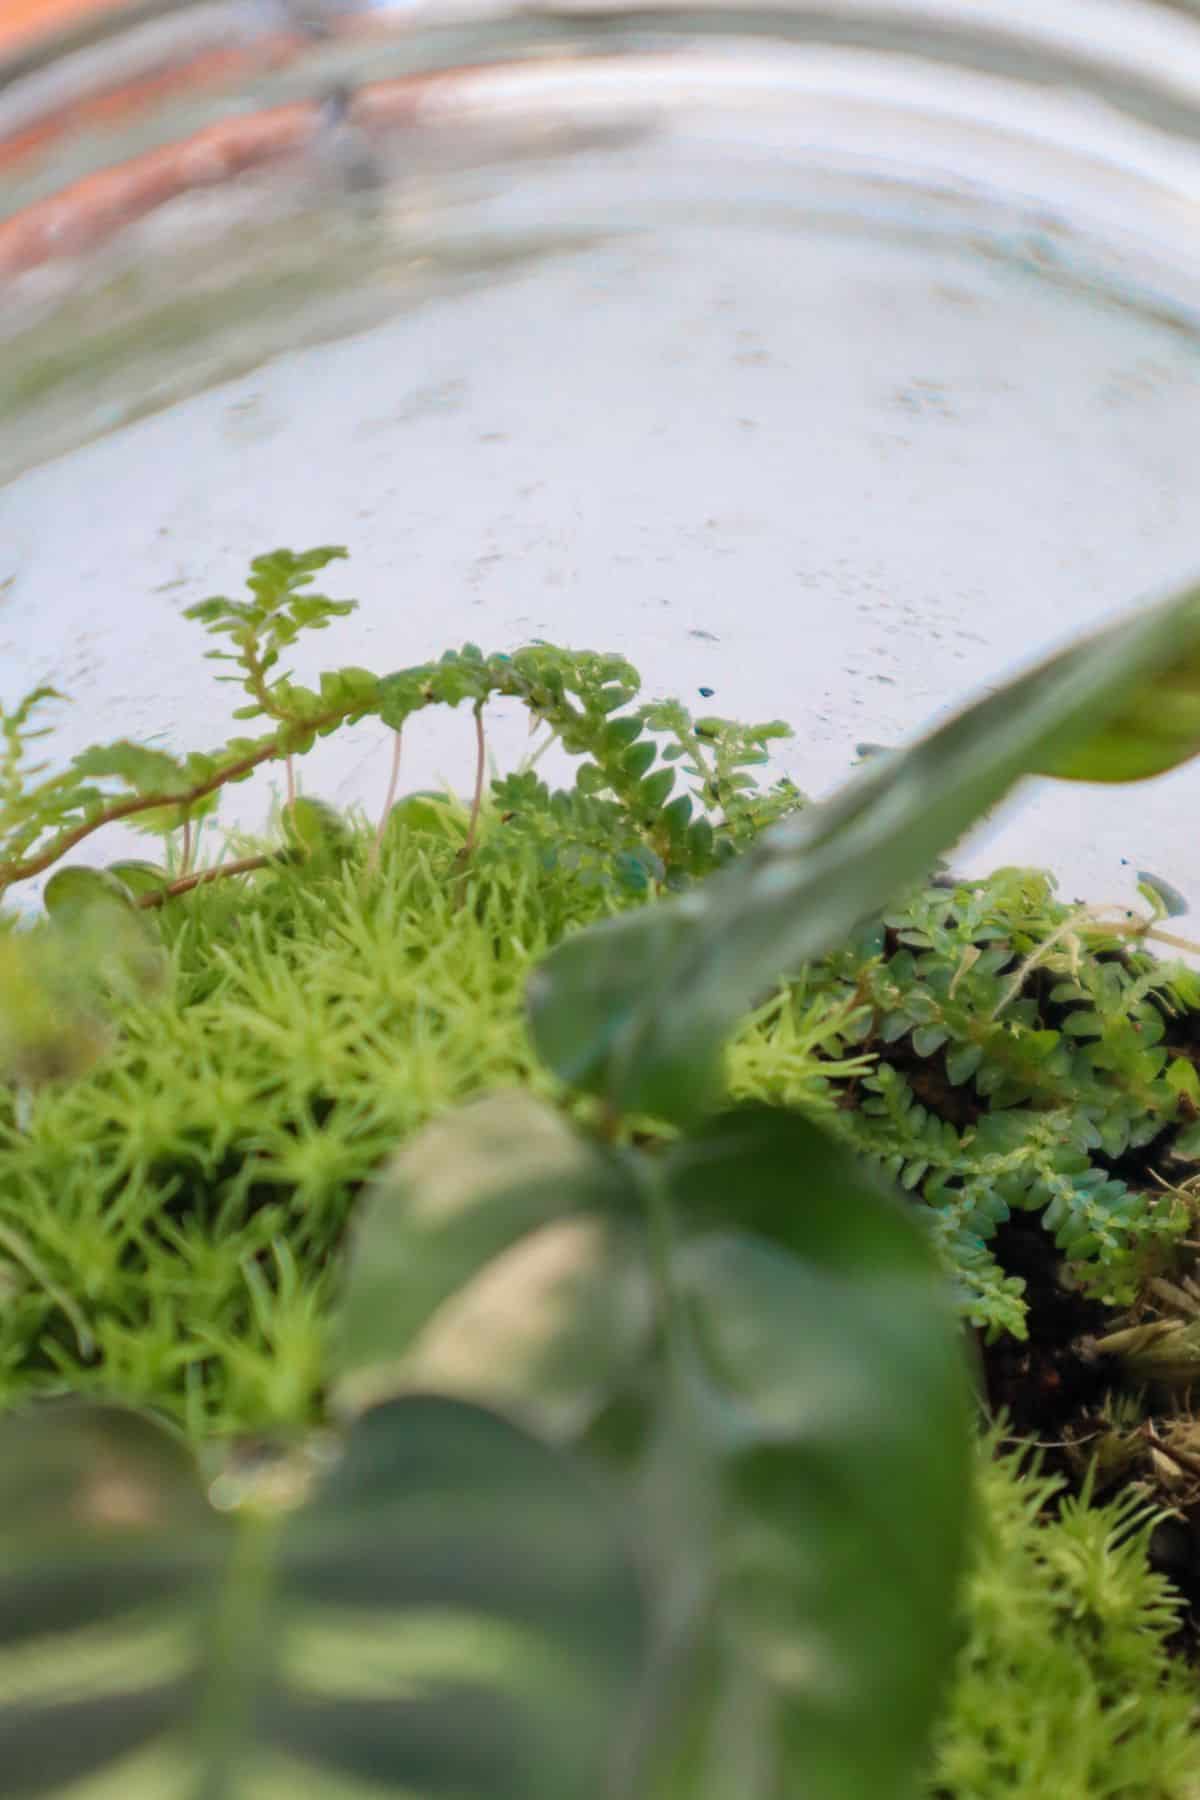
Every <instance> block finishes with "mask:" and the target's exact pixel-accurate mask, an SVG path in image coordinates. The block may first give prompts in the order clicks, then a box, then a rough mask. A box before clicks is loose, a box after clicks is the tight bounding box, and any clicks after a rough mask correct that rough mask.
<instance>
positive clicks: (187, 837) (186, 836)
mask: <svg viewBox="0 0 1200 1800" xmlns="http://www.w3.org/2000/svg"><path fill="white" fill-rule="evenodd" d="M191 870H192V815H191V813H187V814H185V815H184V820H183V848H182V850H181V851H180V853H179V873H180V874H181V875H190V874H191Z"/></svg>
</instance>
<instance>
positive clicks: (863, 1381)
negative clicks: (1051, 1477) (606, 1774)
mask: <svg viewBox="0 0 1200 1800" xmlns="http://www.w3.org/2000/svg"><path fill="white" fill-rule="evenodd" d="M665 1186H666V1191H667V1193H668V1195H669V1196H670V1198H671V1200H672V1202H673V1211H674V1214H675V1216H676V1219H677V1221H678V1225H679V1228H680V1230H681V1231H688V1232H689V1236H688V1237H687V1239H686V1240H685V1241H683V1242H681V1243H680V1245H679V1247H678V1249H677V1251H676V1254H675V1256H674V1257H673V1259H672V1270H671V1285H672V1290H673V1295H674V1305H675V1308H676V1317H677V1319H678V1320H679V1321H681V1323H682V1328H683V1332H684V1342H683V1346H682V1349H683V1359H684V1361H683V1366H684V1372H685V1385H686V1393H687V1397H688V1400H689V1402H690V1411H691V1416H692V1421H693V1425H692V1428H693V1431H694V1432H695V1434H696V1437H697V1438H698V1440H699V1444H700V1453H701V1456H702V1458H703V1459H704V1463H706V1464H707V1470H708V1482H707V1485H709V1486H710V1487H711V1489H712V1493H713V1499H712V1500H711V1502H710V1503H709V1505H708V1507H707V1508H706V1507H705V1505H704V1502H703V1488H704V1486H705V1485H706V1484H705V1482H704V1481H703V1479H702V1474H701V1471H702V1470H703V1467H704V1464H703V1463H702V1464H701V1465H700V1468H699V1469H697V1468H695V1467H694V1468H693V1469H692V1471H691V1474H690V1476H689V1481H688V1488H689V1491H690V1492H691V1493H692V1494H693V1496H694V1503H693V1506H692V1514H693V1517H694V1518H695V1519H698V1520H704V1519H705V1518H706V1517H707V1525H706V1526H705V1528H704V1529H703V1530H701V1531H699V1532H696V1533H693V1534H692V1537H691V1539H690V1541H689V1538H688V1534H687V1532H686V1531H684V1530H683V1529H682V1528H681V1527H680V1526H679V1523H678V1518H679V1512H678V1505H676V1506H673V1507H670V1508H669V1509H668V1513H667V1517H666V1519H665V1521H664V1529H665V1533H666V1535H667V1540H668V1541H667V1542H666V1544H665V1546H664V1554H665V1555H667V1556H668V1557H670V1556H672V1555H674V1556H676V1557H678V1558H682V1559H684V1567H683V1568H682V1569H681V1570H679V1571H677V1576H676V1586H677V1588H681V1589H682V1590H683V1591H685V1592H688V1591H690V1592H691V1593H693V1594H694V1595H696V1596H698V1597H699V1599H698V1604H697V1609H696V1616H695V1619H694V1622H693V1628H692V1631H691V1634H690V1642H689V1646H688V1648H689V1656H688V1679H687V1682H686V1683H685V1684H684V1687H685V1692H686V1695H687V1698H686V1700H685V1701H684V1703H683V1705H682V1708H681V1709H680V1711H679V1712H678V1713H677V1714H676V1716H675V1717H674V1719H673V1721H672V1723H671V1725H670V1727H669V1728H668V1727H667V1726H666V1725H665V1723H662V1722H660V1728H661V1735H662V1745H661V1748H660V1753H659V1756H658V1758H657V1760H656V1768H657V1774H656V1779H655V1782H654V1784H653V1785H652V1787H651V1789H650V1791H651V1792H652V1794H653V1796H654V1800H727V1797H728V1796H730V1795H733V1794H736V1795H737V1796H738V1800H759V1797H760V1796H761V1797H762V1800H767V1797H769V1800H791V1797H792V1796H795V1795H800V1794H803V1795H804V1796H805V1800H862V1797H863V1796H865V1795H871V1796H879V1797H880V1800H883V1797H884V1796H887V1797H888V1800H891V1797H893V1796H899V1795H902V1794H906V1793H909V1792H910V1791H912V1789H913V1784H914V1780H915V1777H916V1775H917V1773H918V1771H919V1769H920V1766H921V1763H922V1760H923V1758H924V1755H925V1752H926V1748H927V1743H928V1738H929V1733H930V1730H931V1727H932V1724H933V1721H934V1718H935V1715H936V1711H937V1707H938V1704H939V1701H940V1697H941V1694H942V1690H943V1684H944V1682H945V1680H946V1677H947V1675H948V1672H949V1668H950V1663H951V1659H952V1654H953V1650H954V1642H955V1638H954V1607H955V1600H956V1588H957V1581H958V1577H959V1573H960V1570H961V1567H962V1560H963V1548H964V1535H965V1520H966V1512H967V1499H968V1472H969V1410H968V1386H967V1380H966V1374H965V1368H964V1361H963V1355H962V1348H961V1342H960V1335H959V1327H958V1325H957V1322H956V1319H955V1317H954V1315H953V1311H952V1308H951V1306H950V1304H949V1302H948V1299H947V1295H946V1293H945V1283H944V1278H943V1277H942V1275H941V1272H940V1270H939V1268H938V1267H937V1264H936V1262H935V1259H934V1257H933V1255H932V1253H931V1251H930V1249H929V1247H928V1245H927V1244H926V1242H925V1240H924V1239H923V1237H922V1235H921V1233H920V1231H919V1229H918V1227H917V1225H916V1224H915V1223H914V1221H913V1220H912V1219H911V1217H910V1216H909V1215H908V1214H907V1213H906V1212H905V1210H904V1209H903V1207H902V1206H901V1205H900V1204H898V1203H897V1202H896V1201H895V1200H893V1198H892V1197H891V1195H889V1194H888V1193H886V1192H884V1191H883V1190H882V1189H881V1188H880V1187H879V1186H877V1185H876V1183H875V1182H874V1181H873V1180H872V1179H871V1178H870V1177H869V1176H867V1175H866V1174H865V1173H864V1171H863V1170H862V1169H861V1168H860V1167H859V1165H858V1164H857V1162H856V1161H855V1160H854V1159H853V1158H852V1157H850V1156H849V1155H848V1153H846V1152H845V1151H844V1150H843V1149H842V1148H841V1147H840V1146H838V1145H836V1144H834V1143H833V1142H831V1141H830V1140H828V1139H826V1138H825V1137H824V1135H823V1134H822V1133H820V1132H819V1131H818V1130H817V1129H816V1128H815V1127H813V1126H811V1125H809V1124H807V1123H806V1122H805V1121H804V1120H802V1119H800V1118H797V1117H795V1116H794V1115H790V1114H785V1113H772V1112H769V1111H767V1110H766V1109H751V1110H748V1111H747V1112H745V1113H738V1114H734V1115H731V1116H730V1117H729V1118H727V1119H726V1120H723V1121H722V1122H721V1123H720V1124H719V1126H718V1127H717V1128H716V1129H715V1130H714V1131H713V1133H712V1134H711V1135H709V1136H706V1137H705V1138H703V1139H701V1140H699V1141H695V1142H691V1143H685V1144H684V1145H682V1146H680V1147H679V1149H678V1150H677V1151H676V1152H675V1153H674V1154H673V1155H672V1156H671V1158H670V1160H669V1163H668V1166H667V1170H666V1175H665ZM673 1521H674V1523H673ZM689 1562H690V1564H691V1567H690V1568H689V1567H688V1566H687V1564H688V1563H689ZM706 1565H707V1566H706Z"/></svg>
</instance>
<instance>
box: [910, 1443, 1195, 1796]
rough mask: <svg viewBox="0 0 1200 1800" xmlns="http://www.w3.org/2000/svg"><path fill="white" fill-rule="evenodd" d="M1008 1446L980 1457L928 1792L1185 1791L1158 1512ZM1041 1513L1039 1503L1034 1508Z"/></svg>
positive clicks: (1190, 1737)
mask: <svg viewBox="0 0 1200 1800" xmlns="http://www.w3.org/2000/svg"><path fill="white" fill-rule="evenodd" d="M1061 1486H1062V1484H1061V1482H1060V1481H1059V1480H1058V1479H1057V1478H1055V1477H1053V1476H1047V1475H1042V1474H1039V1473H1038V1472H1037V1471H1036V1470H1035V1469H1034V1470H1031V1469H1030V1468H1028V1467H1026V1466H1024V1465H1023V1463H1022V1460H1021V1458H1020V1457H1019V1456H1017V1455H1012V1454H1008V1455H1005V1456H1002V1457H1000V1458H998V1459H997V1460H990V1459H989V1460H988V1461H986V1462H985V1463H984V1464H983V1466H982V1468H981V1472H980V1485H979V1502H980V1503H979V1513H978V1521H977V1532H978V1536H977V1542H976V1551H975V1565H974V1569H973V1571H972V1573H971V1575H970V1577H969V1579H968V1583H967V1587H966V1592H965V1595H964V1608H963V1611H964V1618H963V1630H964V1639H965V1642H964V1645H963V1648H962V1651H961V1653H960V1656H959V1660H958V1665H957V1669H956V1672H955V1678H954V1683H953V1688H952V1692H951V1696H950V1699H949V1702H948V1705H947V1708H946V1711H945V1714H944V1717H943V1720H942V1724H941V1728H940V1731H939V1734H938V1742H937V1749H936V1757H935V1765H934V1773H933V1775H932V1777H931V1779H930V1782H929V1784H928V1787H927V1790H926V1791H927V1793H928V1794H929V1795H930V1796H931V1800H1195V1796H1196V1795H1198V1794H1200V1755H1198V1753H1197V1751H1198V1740H1197V1737H1196V1723H1197V1697H1196V1691H1195V1678H1194V1675H1193V1674H1192V1672H1191V1671H1190V1670H1188V1669H1187V1667H1186V1666H1185V1665H1184V1664H1183V1663H1181V1662H1179V1661H1178V1660H1175V1659H1173V1658H1172V1656H1171V1654H1170V1651H1169V1648H1168V1644H1169V1640H1170V1637H1171V1635H1172V1632H1173V1631H1174V1630H1175V1628H1176V1624H1177V1614H1178V1602H1177V1601H1176V1600H1175V1599H1173V1598H1172V1594H1171V1590H1170V1588H1169V1586H1168V1584H1167V1582H1166V1581H1165V1580H1164V1579H1163V1578H1162V1577H1161V1576H1159V1575H1156V1574H1154V1573H1152V1572H1151V1570H1150V1568H1149V1566H1148V1563H1147V1556H1146V1552H1147V1543H1148V1539H1149V1535H1150V1531H1151V1529H1152V1525H1153V1517H1152V1516H1148V1514H1147V1508H1146V1505H1145V1502H1144V1499H1143V1498H1142V1497H1141V1496H1139V1495H1138V1494H1137V1493H1135V1492H1128V1493H1126V1494H1125V1495H1124V1496H1123V1497H1122V1498H1120V1499H1119V1500H1116V1501H1114V1502H1113V1503H1112V1504H1110V1505H1106V1506H1093V1505H1090V1504H1089V1503H1088V1501H1089V1496H1088V1494H1087V1493H1086V1491H1085V1492H1084V1493H1083V1494H1081V1495H1079V1496H1077V1497H1074V1498H1066V1499H1063V1498H1061V1495H1060V1492H1059V1490H1060V1489H1061ZM1041 1515H1046V1516H1045V1517H1044V1518H1043V1517H1041Z"/></svg>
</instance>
